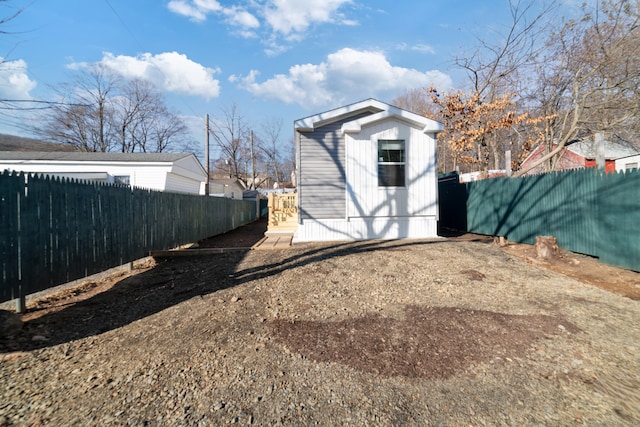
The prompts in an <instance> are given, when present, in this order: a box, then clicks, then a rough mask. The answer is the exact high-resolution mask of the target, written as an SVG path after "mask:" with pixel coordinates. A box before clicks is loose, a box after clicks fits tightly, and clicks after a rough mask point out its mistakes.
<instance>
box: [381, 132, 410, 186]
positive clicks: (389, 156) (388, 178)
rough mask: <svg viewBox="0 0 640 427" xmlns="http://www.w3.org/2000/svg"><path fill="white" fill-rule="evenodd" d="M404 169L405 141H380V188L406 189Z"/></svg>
mask: <svg viewBox="0 0 640 427" xmlns="http://www.w3.org/2000/svg"><path fill="white" fill-rule="evenodd" d="M404 168H405V144H404V141H403V140H389V139H380V140H378V186H379V187H404V185H405V183H404Z"/></svg>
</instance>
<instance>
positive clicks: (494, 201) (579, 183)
mask: <svg viewBox="0 0 640 427" xmlns="http://www.w3.org/2000/svg"><path fill="white" fill-rule="evenodd" d="M458 187H459V190H458V191H457V194H459V196H458V199H449V198H447V197H443V198H441V199H440V204H441V206H440V209H441V211H440V212H441V217H442V216H443V212H444V213H446V215H452V213H451V212H452V211H453V210H455V209H463V210H466V218H467V224H466V228H465V229H464V230H463V231H469V232H473V233H478V234H486V235H494V236H505V237H507V238H508V239H509V240H511V241H514V242H522V243H529V244H531V243H534V242H535V236H539V235H553V236H556V237H557V239H558V243H559V245H560V246H562V247H563V248H565V249H567V250H570V251H573V252H578V253H583V254H588V255H592V256H596V257H599V258H600V259H601V260H602V261H603V262H606V263H608V264H612V265H617V266H621V267H625V268H628V269H632V270H636V271H640V171H637V170H636V171H632V172H627V173H609V174H605V173H603V172H599V171H597V170H595V169H581V170H574V171H562V172H557V173H549V174H544V175H535V176H529V177H524V178H496V179H488V180H483V181H476V182H471V183H468V184H466V185H465V184H460V185H459V186H458ZM440 188H442V187H440ZM462 188H464V190H465V191H463V190H462ZM447 191H448V194H452V193H454V191H451V190H447ZM463 198H464V199H463ZM463 200H466V202H465V203H464V204H462V206H463V207H462V208H460V206H461V201H463Z"/></svg>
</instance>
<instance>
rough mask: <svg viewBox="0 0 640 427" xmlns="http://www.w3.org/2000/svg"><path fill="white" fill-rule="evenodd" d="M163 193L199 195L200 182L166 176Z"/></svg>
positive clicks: (169, 174)
mask: <svg viewBox="0 0 640 427" xmlns="http://www.w3.org/2000/svg"><path fill="white" fill-rule="evenodd" d="M164 191H169V192H173V193H192V194H199V193H200V181H196V180H195V179H190V178H187V177H184V176H180V175H176V174H173V173H168V174H166V183H165V186H164Z"/></svg>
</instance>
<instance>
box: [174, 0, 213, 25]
mask: <svg viewBox="0 0 640 427" xmlns="http://www.w3.org/2000/svg"><path fill="white" fill-rule="evenodd" d="M167 7H168V8H169V10H170V11H172V12H174V13H177V14H178V15H182V16H186V17H188V18H190V19H191V20H192V21H196V22H201V21H204V20H205V19H207V14H208V13H211V12H217V11H219V10H221V9H222V6H220V3H218V2H217V1H216V0H193V1H189V0H171V1H170V2H169V4H168V6H167Z"/></svg>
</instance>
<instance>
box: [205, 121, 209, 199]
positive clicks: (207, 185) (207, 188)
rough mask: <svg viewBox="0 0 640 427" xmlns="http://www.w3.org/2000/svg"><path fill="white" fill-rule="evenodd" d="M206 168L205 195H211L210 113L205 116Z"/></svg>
mask: <svg viewBox="0 0 640 427" xmlns="http://www.w3.org/2000/svg"><path fill="white" fill-rule="evenodd" d="M204 133H205V135H204V170H205V172H206V173H207V180H206V181H205V183H204V195H205V196H208V195H209V113H207V114H206V116H205V118H204Z"/></svg>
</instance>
